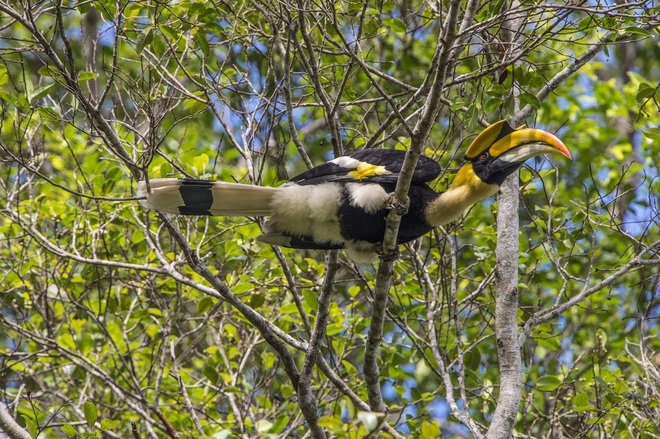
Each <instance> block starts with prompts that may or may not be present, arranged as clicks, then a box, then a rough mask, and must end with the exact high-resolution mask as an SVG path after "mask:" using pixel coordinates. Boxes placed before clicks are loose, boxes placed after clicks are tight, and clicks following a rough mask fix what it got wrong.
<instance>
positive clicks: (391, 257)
mask: <svg viewBox="0 0 660 439" xmlns="http://www.w3.org/2000/svg"><path fill="white" fill-rule="evenodd" d="M376 253H377V254H378V257H379V258H380V260H381V261H383V262H389V261H396V260H397V259H399V255H400V254H401V253H400V252H399V247H398V246H397V247H395V248H394V250H392V251H385V250H380V251H378V252H376Z"/></svg>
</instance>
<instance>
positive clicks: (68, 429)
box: [61, 424, 77, 437]
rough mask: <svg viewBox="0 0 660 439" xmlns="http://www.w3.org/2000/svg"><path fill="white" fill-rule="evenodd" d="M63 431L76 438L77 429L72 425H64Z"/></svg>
mask: <svg viewBox="0 0 660 439" xmlns="http://www.w3.org/2000/svg"><path fill="white" fill-rule="evenodd" d="M61 430H62V431H63V432H64V433H65V434H66V435H67V436H69V437H76V434H77V433H76V429H75V428H74V427H73V425H71V424H64V425H63V426H62V427H61Z"/></svg>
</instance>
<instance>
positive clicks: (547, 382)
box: [535, 375, 561, 392]
mask: <svg viewBox="0 0 660 439" xmlns="http://www.w3.org/2000/svg"><path fill="white" fill-rule="evenodd" d="M559 386H561V380H560V379H559V378H557V377H556V376H554V375H546V376H543V377H540V378H538V379H537V380H536V383H535V387H536V389H538V390H540V391H541V392H552V391H553V390H556V389H557V388H559Z"/></svg>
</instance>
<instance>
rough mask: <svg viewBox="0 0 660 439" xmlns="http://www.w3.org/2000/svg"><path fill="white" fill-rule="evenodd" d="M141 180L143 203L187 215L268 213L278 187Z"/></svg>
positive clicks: (171, 179) (139, 192) (266, 214)
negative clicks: (147, 184) (147, 182)
mask: <svg viewBox="0 0 660 439" xmlns="http://www.w3.org/2000/svg"><path fill="white" fill-rule="evenodd" d="M149 184H150V187H151V192H149V193H147V188H146V183H145V182H144V181H140V182H139V183H138V196H141V197H146V198H145V199H144V200H141V201H140V203H141V204H142V205H143V206H145V207H147V208H148V209H151V210H157V211H159V212H166V213H173V214H186V215H208V214H210V215H218V216H269V215H271V213H272V209H271V201H272V199H273V196H274V195H275V194H276V193H277V192H278V191H279V189H277V188H272V187H263V186H252V185H249V184H240V183H226V182H222V181H219V182H210V181H209V182H203V181H197V180H179V179H175V178H159V179H153V180H150V181H149Z"/></svg>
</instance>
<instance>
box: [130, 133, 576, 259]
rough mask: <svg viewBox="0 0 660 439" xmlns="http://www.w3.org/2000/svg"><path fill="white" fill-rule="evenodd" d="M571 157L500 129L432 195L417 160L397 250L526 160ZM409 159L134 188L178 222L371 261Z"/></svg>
mask: <svg viewBox="0 0 660 439" xmlns="http://www.w3.org/2000/svg"><path fill="white" fill-rule="evenodd" d="M546 153H549V154H558V155H562V156H564V157H567V158H568V159H569V160H572V156H571V153H570V152H569V151H568V149H567V148H566V146H565V145H564V144H563V143H562V141H561V140H559V139H558V138H557V137H556V136H555V135H553V134H551V133H549V132H546V131H543V130H540V129H536V128H527V127H525V126H522V127H519V128H516V129H514V128H512V127H511V125H510V124H509V123H508V121H506V120H501V121H499V122H496V123H493V124H491V125H490V126H488V127H487V128H486V129H484V130H483V131H482V132H481V133H479V135H477V136H476V137H475V139H474V140H473V141H472V143H471V144H470V146H469V147H468V148H467V150H466V152H465V156H464V159H465V162H464V164H463V165H462V166H461V167H460V169H459V170H458V172H457V173H456V175H455V177H454V179H453V181H452V184H451V185H450V187H449V188H448V189H447V190H445V191H444V192H436V191H435V190H434V189H432V188H431V187H430V186H429V185H428V183H429V182H431V181H433V180H435V179H436V178H437V177H438V176H439V175H440V173H441V170H442V169H441V167H440V165H439V164H438V163H437V162H436V161H435V160H433V159H431V158H430V157H427V156H424V155H421V156H420V157H419V160H418V162H417V165H416V167H415V170H414V173H413V177H412V182H411V184H410V190H409V191H408V200H406V201H407V203H406V204H407V212H406V213H405V214H404V215H403V216H402V218H401V223H400V226H399V232H398V235H397V244H404V243H406V242H410V241H413V240H415V239H417V238H419V237H421V236H423V235H425V234H426V233H428V232H429V231H430V230H432V229H433V228H435V227H438V226H441V225H444V224H447V223H449V222H451V221H454V220H456V219H457V218H459V217H460V216H461V215H462V214H463V213H464V212H465V211H466V210H467V209H468V208H469V207H471V206H472V205H474V204H475V203H477V202H479V201H481V200H484V199H486V198H488V197H490V196H492V195H494V194H495V193H496V192H497V190H498V188H499V186H500V185H501V184H502V183H503V182H504V180H505V179H506V178H507V177H508V176H509V175H510V174H512V173H513V172H514V171H515V170H517V169H518V168H520V166H522V164H523V163H524V162H525V161H526V160H527V159H529V158H531V157H534V156H537V155H540V154H546ZM404 159H405V151H400V150H387V149H362V150H358V151H356V152H354V153H352V154H351V155H348V156H341V157H337V158H335V159H333V160H330V161H328V162H326V163H324V164H322V165H319V166H316V167H314V168H312V169H309V170H307V171H305V172H303V173H301V174H300V175H297V176H295V177H293V178H292V179H290V180H289V181H288V182H286V183H285V184H283V185H281V186H279V187H264V186H256V185H249V184H242V183H229V182H222V181H207V180H195V179H176V178H160V179H151V180H149V183H148V185H147V182H146V181H140V182H139V184H138V197H139V198H140V202H141V203H142V204H143V205H144V206H145V207H146V208H148V209H151V210H155V211H159V212H165V213H170V214H177V215H218V216H246V217H269V220H268V221H267V222H266V224H265V228H264V229H265V230H264V233H263V234H261V235H260V236H258V237H257V240H258V241H261V242H263V243H266V244H272V245H276V246H282V247H289V248H296V249H316V250H335V249H344V250H345V251H346V253H347V256H348V257H349V258H350V259H352V260H353V261H355V262H358V263H360V262H371V261H374V260H375V259H376V258H377V257H378V256H379V254H382V253H381V250H382V248H381V247H382V241H383V238H384V235H385V222H386V217H387V215H388V214H389V212H390V211H391V209H392V208H394V207H396V205H395V202H394V196H393V195H394V190H395V187H396V184H397V180H398V178H399V174H400V172H401V169H402V166H403V162H404Z"/></svg>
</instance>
